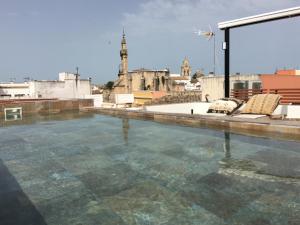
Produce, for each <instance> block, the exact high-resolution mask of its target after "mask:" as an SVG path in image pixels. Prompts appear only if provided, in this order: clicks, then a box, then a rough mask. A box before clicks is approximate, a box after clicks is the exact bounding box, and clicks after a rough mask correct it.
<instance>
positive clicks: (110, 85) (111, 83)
mask: <svg viewBox="0 0 300 225" xmlns="http://www.w3.org/2000/svg"><path fill="white" fill-rule="evenodd" d="M113 86H114V82H113V81H108V82H107V83H106V85H105V88H106V89H109V90H111V89H112V88H113Z"/></svg>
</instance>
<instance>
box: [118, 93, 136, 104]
mask: <svg viewBox="0 0 300 225" xmlns="http://www.w3.org/2000/svg"><path fill="white" fill-rule="evenodd" d="M115 103H116V104H117V105H121V104H132V103H134V95H133V94H115Z"/></svg>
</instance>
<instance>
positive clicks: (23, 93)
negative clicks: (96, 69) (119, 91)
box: [0, 72, 91, 99]
mask: <svg viewBox="0 0 300 225" xmlns="http://www.w3.org/2000/svg"><path fill="white" fill-rule="evenodd" d="M90 94H91V80H90V79H80V75H79V74H73V73H66V72H63V73H59V80H58V81H46V80H42V81H37V80H34V81H28V82H24V83H12V82H11V83H0V98H2V99H3V98H6V99H10V98H59V99H74V98H84V97H85V95H90Z"/></svg>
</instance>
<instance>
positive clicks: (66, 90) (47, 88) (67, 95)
mask: <svg viewBox="0 0 300 225" xmlns="http://www.w3.org/2000/svg"><path fill="white" fill-rule="evenodd" d="M32 86H33V88H32V91H33V93H32V94H33V95H34V97H35V98H38V97H40V98H61V99H71V98H84V97H85V96H86V95H90V94H91V82H90V81H89V80H78V81H77V84H76V80H65V81H32Z"/></svg>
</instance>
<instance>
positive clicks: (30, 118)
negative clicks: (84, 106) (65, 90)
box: [0, 111, 94, 127]
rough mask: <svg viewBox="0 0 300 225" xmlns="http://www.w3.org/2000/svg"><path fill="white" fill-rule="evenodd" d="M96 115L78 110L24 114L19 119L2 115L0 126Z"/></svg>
mask: <svg viewBox="0 0 300 225" xmlns="http://www.w3.org/2000/svg"><path fill="white" fill-rule="evenodd" d="M91 117H94V114H93V113H86V112H84V113H81V112H78V111H67V112H61V113H55V114H39V113H35V114H31V115H24V116H22V117H21V119H17V120H5V116H3V117H2V118H1V117H0V127H7V126H14V125H29V124H35V123H38V122H42V121H52V120H73V119H82V118H91Z"/></svg>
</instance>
